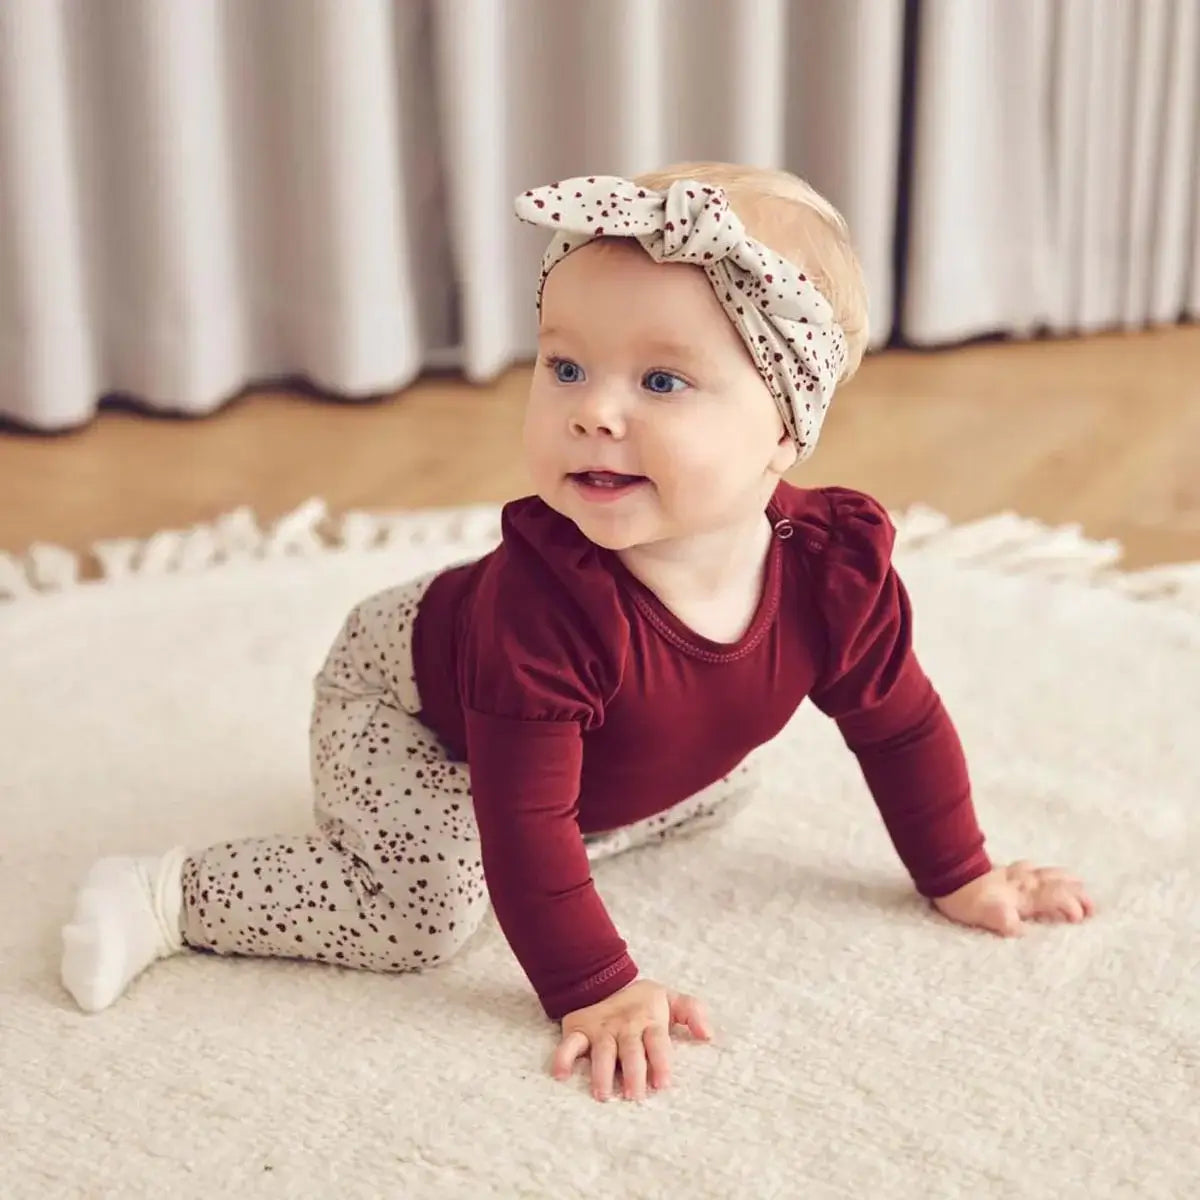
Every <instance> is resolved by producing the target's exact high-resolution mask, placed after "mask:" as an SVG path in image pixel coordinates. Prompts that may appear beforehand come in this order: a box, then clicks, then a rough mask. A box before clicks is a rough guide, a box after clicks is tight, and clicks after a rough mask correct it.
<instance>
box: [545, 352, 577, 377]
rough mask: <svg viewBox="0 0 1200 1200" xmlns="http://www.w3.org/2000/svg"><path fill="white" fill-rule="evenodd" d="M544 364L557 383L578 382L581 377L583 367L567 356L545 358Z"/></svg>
mask: <svg viewBox="0 0 1200 1200" xmlns="http://www.w3.org/2000/svg"><path fill="white" fill-rule="evenodd" d="M546 365H547V366H548V367H549V368H550V370H552V371H553V372H554V378H555V379H557V380H558V382H559V383H579V382H580V381H581V380H582V379H583V368H582V367H581V366H580V365H579V364H578V363H575V362H572V361H571V360H570V359H569V358H551V359H547V360H546Z"/></svg>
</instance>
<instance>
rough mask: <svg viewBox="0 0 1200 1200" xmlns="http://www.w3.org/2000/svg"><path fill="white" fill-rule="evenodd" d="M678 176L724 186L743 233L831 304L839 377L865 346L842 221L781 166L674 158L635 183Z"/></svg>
mask: <svg viewBox="0 0 1200 1200" xmlns="http://www.w3.org/2000/svg"><path fill="white" fill-rule="evenodd" d="M679 179H695V180H697V181H698V182H700V183H711V184H715V185H717V186H718V187H722V188H724V189H725V193H726V195H727V196H728V197H729V204H730V207H731V208H732V209H733V210H734V212H736V213H737V215H738V216H739V217H740V218H741V221H742V224H743V225H745V227H746V232H747V233H748V234H749V235H750V236H751V237H752V238H754V239H755V241H758V242H762V243H763V245H764V246H769V247H770V248H771V249H772V250H774V251H775V253H776V254H778V255H781V256H782V257H783V258H786V259H787V260H788V261H789V262H791V263H794V264H795V265H796V266H798V267H800V268H801V269H802V270H803V271H804V273H805V274H806V275H807V276H808V277H809V278H810V279H811V280H812V281H813V283H815V284H816V286H817V288H818V289H819V290H820V292H821V294H822V295H823V296H824V297H825V298H826V299H827V300H828V301H829V303H830V304H831V305H832V306H833V311H834V318H835V320H836V321H837V323H838V324H839V325H840V326H841V327H842V332H843V333H844V334H845V335H846V364H845V366H844V367H843V368H842V373H841V375H840V377H839V379H838V382H839V383H845V382H846V381H847V380H848V379H850V377H851V376H852V375H853V374H854V373H855V371H857V370H858V367H859V364H860V363H861V362H862V357H863V354H864V353H865V351H866V348H867V338H868V315H867V288H866V283H865V282H864V280H863V273H862V267H861V266H860V264H859V261H858V255H857V254H856V253H855V252H854V246H853V244H852V243H851V241H850V231H849V229H848V228H847V225H846V220H845V218H844V217H843V216H842V214H841V213H840V212H838V210H837V209H836V208H834V206H833V205H832V204H831V203H830V202H829V201H828V200H826V199H825V197H824V196H822V195H821V194H820V192H818V191H817V190H816V189H815V188H814V187H812V186H811V185H810V184H807V183H805V182H804V180H803V179H800V178H798V177H797V176H795V175H792V174H790V173H789V172H788V171H778V170H770V169H767V168H764V167H747V166H739V165H737V164H734V163H721V162H685V163H674V164H672V165H671V166H668V167H662V168H660V169H659V170H657V171H647V172H646V173H645V174H643V175H638V176H637V177H636V179H635V180H634V182H636V183H637V184H638V186H639V187H647V188H653V189H654V190H655V191H656V192H662V191H666V189H667V188H669V187H670V186H671V184H672V183H674V182H676V180H679Z"/></svg>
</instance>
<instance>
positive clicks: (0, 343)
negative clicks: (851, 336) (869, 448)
mask: <svg viewBox="0 0 1200 1200" xmlns="http://www.w3.org/2000/svg"><path fill="white" fill-rule="evenodd" d="M912 15H915V22H914V21H912V20H911V19H910V20H906V6H905V3H904V0H838V3H836V4H835V3H832V2H831V0H573V2H572V3H563V2H562V0H170V2H168V0H0V415H6V416H8V417H10V418H13V419H15V420H17V421H19V422H21V423H24V424H28V425H31V426H35V427H38V428H43V429H62V428H67V427H70V426H72V425H77V424H80V423H82V422H85V421H86V420H88V419H89V418H90V417H91V415H92V414H93V413H94V411H95V406H96V404H97V402H98V400H99V399H100V398H101V397H102V396H105V395H109V394H119V395H125V396H128V397H131V398H134V399H136V400H137V401H139V402H141V403H143V404H146V405H149V406H152V407H155V408H160V409H165V410H174V411H182V412H188V413H204V412H209V411H212V410H213V409H215V408H217V407H219V406H220V405H221V404H223V403H225V402H226V401H227V400H229V399H230V398H231V397H232V396H234V395H236V394H237V393H238V392H239V391H241V390H242V389H243V388H244V387H246V386H248V385H250V384H252V383H254V382H259V381H263V380H267V379H272V378H278V377H281V376H282V377H305V378H307V379H309V380H312V381H313V382H314V383H316V384H317V385H318V386H320V387H321V388H323V389H325V390H327V391H329V392H332V393H334V394H336V395H341V396H345V397H354V396H362V395H368V394H376V393H381V392H386V391H390V390H393V389H396V388H399V387H402V386H403V385H405V384H406V383H408V382H410V381H411V380H412V379H413V378H415V376H416V375H417V374H418V373H419V372H420V371H421V370H422V369H424V368H425V367H428V366H447V365H458V366H459V367H460V368H461V369H462V371H463V373H464V374H465V375H466V377H467V378H469V379H472V380H486V379H489V378H491V377H493V376H494V375H495V374H497V373H498V372H499V371H501V370H503V369H504V368H505V367H506V366H507V365H509V364H510V363H511V362H513V361H514V360H517V359H520V358H522V357H525V356H526V355H528V354H529V353H530V352H531V350H532V346H533V333H534V330H533V310H532V293H531V285H532V282H533V279H534V275H535V270H536V261H537V256H538V253H539V251H540V244H541V237H540V235H539V234H538V233H537V232H536V231H534V230H530V229H526V228H523V227H521V226H519V225H518V224H517V223H516V221H515V220H514V219H513V217H512V215H511V202H512V197H513V195H514V194H515V193H516V192H518V191H520V190H521V189H523V188H525V187H527V186H529V185H530V184H533V183H542V182H548V181H550V180H552V179H555V178H558V177H561V176H563V175H567V174H572V173H578V172H582V171H586V172H593V171H603V172H614V173H620V174H630V173H634V172H636V171H639V170H641V169H644V168H646V167H649V166H653V165H656V164H661V163H664V162H667V161H671V160H678V159H685V158H688V159H690V158H729V159H739V160H743V161H750V162H756V163H760V164H764V165H772V164H778V165H783V166H786V167H788V168H790V169H792V170H795V171H797V172H799V173H801V174H803V175H805V176H806V177H807V178H809V179H810V180H811V181H812V182H813V183H814V184H815V185H816V186H817V187H819V188H821V189H822V190H824V191H826V192H827V193H828V194H829V195H830V196H831V197H832V199H833V200H834V201H835V202H836V203H837V204H839V205H840V206H841V208H842V209H843V211H844V212H845V213H846V215H847V218H848V219H849V221H850V223H851V226H852V228H853V229H854V231H855V234H856V238H857V241H858V243H859V245H860V249H861V253H862V257H863V261H864V265H865V268H866V273H867V278H868V283H869V287H870V292H871V304H872V315H873V324H874V336H873V345H875V346H878V345H881V344H883V343H884V342H885V341H887V340H888V339H889V338H890V337H892V336H893V335H898V336H902V337H904V338H907V339H908V340H911V341H914V342H921V343H930V344H932V343H941V342H947V341H954V340H958V339H961V338H963V337H968V336H972V335H974V334H977V333H985V332H991V331H994V330H1009V331H1013V332H1016V333H1018V334H1025V333H1029V332H1031V331H1033V330H1036V329H1038V328H1041V327H1043V326H1048V327H1051V328H1055V329H1061V330H1090V329H1096V328H1101V327H1105V326H1109V325H1127V326H1133V325H1139V324H1144V323H1147V322H1158V321H1175V320H1178V319H1179V318H1180V317H1181V316H1183V315H1185V314H1192V315H1196V314H1197V313H1200V228H1198V227H1200V216H1198V211H1200V193H1198V191H1197V177H1196V176H1197V173H1196V163H1197V159H1198V157H1200V141H1198V139H1200V118H1198V115H1197V114H1198V112H1200V81H1198V78H1197V61H1198V58H1200V0H922V2H921V3H919V4H918V5H916V6H915V7H914V8H912V9H911V10H910V17H911V16H912ZM914 39H915V40H914ZM906 62H907V63H908V64H909V66H910V69H911V79H910V83H909V86H908V87H907V88H906V86H905V81H906V73H905V65H906ZM906 100H910V101H911V106H909V107H908V108H906ZM909 150H911V153H907V151H909ZM902 151H903V152H904V153H902ZM897 262H899V263H901V264H902V266H903V270H902V272H901V274H900V276H899V277H898V276H897V273H896V271H895V264H896V263H897Z"/></svg>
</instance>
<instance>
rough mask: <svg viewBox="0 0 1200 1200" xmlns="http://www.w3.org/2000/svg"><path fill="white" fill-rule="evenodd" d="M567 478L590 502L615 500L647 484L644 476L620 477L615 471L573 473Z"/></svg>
mask: <svg viewBox="0 0 1200 1200" xmlns="http://www.w3.org/2000/svg"><path fill="white" fill-rule="evenodd" d="M567 478H568V479H570V480H571V482H572V483H573V484H575V486H576V487H577V488H578V489H579V490H580V491H581V492H582V493H583V494H584V495H585V496H587V497H588V498H589V499H592V500H615V499H617V497H618V496H623V495H625V494H626V493H627V492H630V491H632V490H633V489H634V488H635V487H637V486H638V485H639V484H642V483H646V482H647V480H646V477H645V475H622V474H620V473H619V472H617V471H575V472H572V473H571V474H570V475H568V476H567Z"/></svg>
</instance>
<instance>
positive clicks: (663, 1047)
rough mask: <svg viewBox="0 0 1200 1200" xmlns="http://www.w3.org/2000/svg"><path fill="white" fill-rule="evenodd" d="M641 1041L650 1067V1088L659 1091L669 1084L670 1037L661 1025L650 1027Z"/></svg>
mask: <svg viewBox="0 0 1200 1200" xmlns="http://www.w3.org/2000/svg"><path fill="white" fill-rule="evenodd" d="M643 1040H644V1041H645V1043H646V1059H647V1061H648V1062H649V1065H650V1086H651V1087H652V1088H654V1089H655V1090H657V1091H661V1090H662V1089H663V1088H665V1087H668V1086H669V1085H670V1082H671V1035H670V1034H669V1033H668V1032H667V1031H666V1030H665V1029H664V1028H663V1027H662V1026H661V1025H650V1026H648V1027H647V1029H646V1035H645V1038H644V1039H643Z"/></svg>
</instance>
